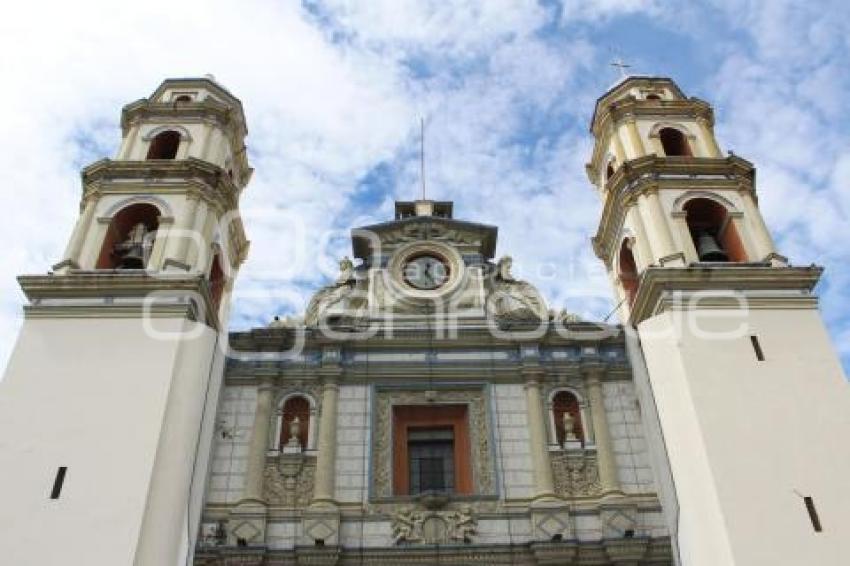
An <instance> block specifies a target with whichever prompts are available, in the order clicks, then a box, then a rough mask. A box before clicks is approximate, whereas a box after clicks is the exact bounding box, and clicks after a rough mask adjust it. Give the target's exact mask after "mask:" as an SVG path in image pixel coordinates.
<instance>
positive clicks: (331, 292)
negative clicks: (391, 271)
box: [304, 257, 356, 326]
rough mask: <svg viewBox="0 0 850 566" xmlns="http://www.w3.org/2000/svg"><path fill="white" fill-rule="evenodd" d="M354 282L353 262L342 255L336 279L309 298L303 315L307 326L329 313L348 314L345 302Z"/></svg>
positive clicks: (317, 321) (313, 324)
mask: <svg viewBox="0 0 850 566" xmlns="http://www.w3.org/2000/svg"><path fill="white" fill-rule="evenodd" d="M355 282H356V278H355V273H354V263H352V261H351V260H350V259H349V258H348V257H344V258H342V259H341V260H340V261H339V275H338V276H337V278H336V281H334V282H333V284H331V285H327V286H325V287H322V288H321V289H319V290H318V291H317V292H316V294H315V295H313V298H312V299H310V304H309V305H307V312H306V313H305V315H304V323H305V324H306V325H307V326H315V325H317V324H318V323H319V321H320V320H321V319H322V318H323V317H326V316H328V315H330V314H336V315H340V316H344V315H346V314H348V313H347V312H346V310H347V305H346V303H347V299H348V297H349V296H350V295H351V294H352V292H353V291H354V285H355Z"/></svg>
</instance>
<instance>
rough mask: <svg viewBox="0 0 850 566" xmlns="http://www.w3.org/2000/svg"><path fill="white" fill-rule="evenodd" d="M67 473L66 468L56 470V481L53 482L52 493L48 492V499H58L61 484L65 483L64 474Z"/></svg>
mask: <svg viewBox="0 0 850 566" xmlns="http://www.w3.org/2000/svg"><path fill="white" fill-rule="evenodd" d="M67 471H68V467H67V466H60V467H59V469H58V470H56V479H54V480H53V491H51V492H50V499H59V495H60V494H61V493H62V484H63V483H65V474H66V473H67Z"/></svg>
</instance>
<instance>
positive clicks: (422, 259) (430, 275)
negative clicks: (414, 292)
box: [404, 255, 449, 291]
mask: <svg viewBox="0 0 850 566" xmlns="http://www.w3.org/2000/svg"><path fill="white" fill-rule="evenodd" d="M448 279H449V266H448V265H447V264H446V262H445V260H443V259H441V258H439V257H436V256H433V255H420V256H416V257H413V258H411V259H410V260H409V261H408V262H407V263H405V264H404V280H405V281H406V282H407V284H408V285H410V286H411V287H414V288H416V289H421V290H423V291H431V290H434V289H439V288H440V287H442V286H443V285H444V284H445V283H446V281H448Z"/></svg>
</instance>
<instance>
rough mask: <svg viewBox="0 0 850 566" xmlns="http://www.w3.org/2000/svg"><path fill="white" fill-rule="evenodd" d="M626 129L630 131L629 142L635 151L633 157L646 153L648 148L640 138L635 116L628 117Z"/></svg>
mask: <svg viewBox="0 0 850 566" xmlns="http://www.w3.org/2000/svg"><path fill="white" fill-rule="evenodd" d="M626 131H627V132H628V133H629V142H630V143H631V145H632V148H633V150H634V152H635V154H634V155H633V156H632V159H637V158H638V157H643V156H644V155H646V148H645V147H644V145H643V140H641V139H640V132H639V131H638V128H637V123H636V122H635V118H634V116H630V117H628V118H626Z"/></svg>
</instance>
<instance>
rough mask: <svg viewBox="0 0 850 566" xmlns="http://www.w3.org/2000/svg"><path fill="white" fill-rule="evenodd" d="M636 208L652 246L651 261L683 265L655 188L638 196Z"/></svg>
mask: <svg viewBox="0 0 850 566" xmlns="http://www.w3.org/2000/svg"><path fill="white" fill-rule="evenodd" d="M638 208H639V212H640V214H641V215H642V216H643V225H644V226H645V227H646V228H647V231H646V234H647V235H648V236H649V241H650V245H651V248H652V255H653V258H652V259H653V263H657V264H658V265H662V266H663V265H684V256H683V255H682V253H681V252H679V253H677V250H676V243H675V241H674V240H673V234H672V233H671V231H670V222H669V221H668V217H667V215H666V214H665V212H664V207H663V206H662V205H661V198H660V197H659V196H658V191H657V190H649V191H647V192H645V193H643V194H642V195H640V196H639V197H638Z"/></svg>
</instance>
